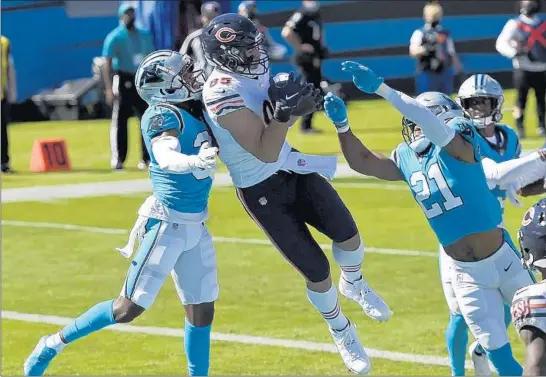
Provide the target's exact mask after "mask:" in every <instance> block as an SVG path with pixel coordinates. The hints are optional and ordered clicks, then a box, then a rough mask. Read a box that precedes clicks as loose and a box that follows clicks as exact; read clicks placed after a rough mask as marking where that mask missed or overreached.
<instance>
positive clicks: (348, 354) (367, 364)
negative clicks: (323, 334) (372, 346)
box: [330, 322, 372, 374]
mask: <svg viewBox="0 0 546 377" xmlns="http://www.w3.org/2000/svg"><path fill="white" fill-rule="evenodd" d="M330 334H332V338H334V343H335V344H336V347H337V350H338V351H339V354H340V355H341V358H342V359H343V362H344V363H345V366H346V367H347V368H348V369H349V370H350V371H351V372H353V373H356V374H368V373H369V372H370V369H371V367H372V363H371V361H370V358H369V357H368V355H367V354H366V351H365V350H364V347H362V343H360V339H358V334H357V332H356V326H355V325H353V324H352V323H351V322H349V324H348V325H347V327H346V328H345V329H343V330H341V331H335V330H333V329H331V328H330Z"/></svg>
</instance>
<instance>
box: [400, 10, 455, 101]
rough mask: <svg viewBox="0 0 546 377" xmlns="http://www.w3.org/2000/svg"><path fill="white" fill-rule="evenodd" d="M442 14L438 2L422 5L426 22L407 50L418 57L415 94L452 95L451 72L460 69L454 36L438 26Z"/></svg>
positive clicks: (414, 35)
mask: <svg viewBox="0 0 546 377" xmlns="http://www.w3.org/2000/svg"><path fill="white" fill-rule="evenodd" d="M442 16H443V9H442V6H441V5H440V4H438V3H436V2H431V3H429V4H427V5H425V7H424V8H423V19H424V20H425V25H424V26H423V27H421V28H419V29H417V30H415V31H414V32H413V35H412V36H411V39H410V46H409V53H410V56H412V57H414V58H415V59H416V60H417V76H416V77H415V89H416V91H417V93H418V94H421V93H424V92H429V91H436V92H441V93H444V94H447V95H451V93H452V92H453V81H454V73H459V72H461V70H462V65H461V61H460V60H459V57H458V56H457V53H456V52H455V44H454V43H453V39H451V37H450V35H449V31H447V30H446V29H445V28H443V27H442V26H441V25H440V21H441V20H442ZM454 71H455V72H454Z"/></svg>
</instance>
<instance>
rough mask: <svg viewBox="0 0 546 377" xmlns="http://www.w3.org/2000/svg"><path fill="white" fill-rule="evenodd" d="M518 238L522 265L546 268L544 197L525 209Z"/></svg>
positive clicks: (545, 203)
mask: <svg viewBox="0 0 546 377" xmlns="http://www.w3.org/2000/svg"><path fill="white" fill-rule="evenodd" d="M518 240H519V245H520V248H521V254H522V259H523V263H524V265H525V266H526V267H527V268H529V269H533V268H534V267H541V268H546V198H543V199H541V200H539V201H538V202H537V203H535V204H534V205H533V206H532V207H531V208H529V209H528V210H527V212H526V213H525V216H523V220H522V221H521V228H520V229H519V231H518Z"/></svg>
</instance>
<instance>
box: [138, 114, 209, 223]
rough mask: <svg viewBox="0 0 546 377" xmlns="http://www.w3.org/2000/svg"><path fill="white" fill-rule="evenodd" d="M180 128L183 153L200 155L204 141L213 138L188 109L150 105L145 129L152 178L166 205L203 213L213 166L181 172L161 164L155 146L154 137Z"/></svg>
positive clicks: (145, 119)
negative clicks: (155, 155) (169, 169)
mask: <svg viewBox="0 0 546 377" xmlns="http://www.w3.org/2000/svg"><path fill="white" fill-rule="evenodd" d="M171 129H174V130H178V141H179V142H180V153H183V154H186V155H196V154H198V153H199V148H200V147H201V144H202V143H204V142H205V141H208V142H209V143H210V142H211V135H210V134H209V132H208V130H207V127H206V125H205V124H204V123H203V122H201V121H200V120H197V119H195V118H194V117H193V116H192V115H190V114H189V113H188V112H186V111H185V110H183V109H181V108H179V107H176V106H173V105H170V104H157V105H151V106H150V107H148V109H147V110H146V112H145V113H144V115H143V116H142V121H141V131H142V136H143V137H144V142H145V143H146V149H147V150H148V153H149V154H150V160H151V161H150V178H151V181H152V185H153V188H154V193H153V195H154V197H156V198H157V199H158V200H159V201H160V202H161V203H162V204H163V205H164V206H166V207H167V208H169V209H171V210H175V211H177V212H181V213H201V212H205V211H206V209H207V203H208V200H209V193H210V189H211V186H212V175H213V171H212V170H211V169H208V170H201V169H196V170H195V171H193V172H191V173H186V174H180V173H176V172H170V171H167V170H163V169H161V168H160V167H159V165H158V163H157V161H156V159H155V157H154V154H153V151H152V146H151V141H152V139H153V138H154V137H156V136H158V135H160V134H161V133H163V132H165V131H167V130H171Z"/></svg>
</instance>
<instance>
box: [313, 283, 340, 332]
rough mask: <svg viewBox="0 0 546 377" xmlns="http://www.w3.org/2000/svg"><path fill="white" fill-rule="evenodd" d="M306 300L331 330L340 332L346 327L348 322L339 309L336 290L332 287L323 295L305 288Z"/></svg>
mask: <svg viewBox="0 0 546 377" xmlns="http://www.w3.org/2000/svg"><path fill="white" fill-rule="evenodd" d="M307 298H308V299H309V301H310V302H311V304H313V306H314V307H315V308H316V309H317V310H318V311H319V313H320V314H321V315H322V318H324V320H325V321H326V322H328V325H329V326H330V327H331V328H332V329H333V330H336V331H340V330H343V329H344V328H346V327H347V325H348V324H349V320H348V319H347V317H345V315H344V314H343V312H342V311H341V308H340V307H339V301H338V300H337V290H336V288H335V287H334V286H333V285H332V286H331V287H330V289H328V290H327V291H326V292H323V293H321V292H314V291H311V290H309V288H307Z"/></svg>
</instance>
